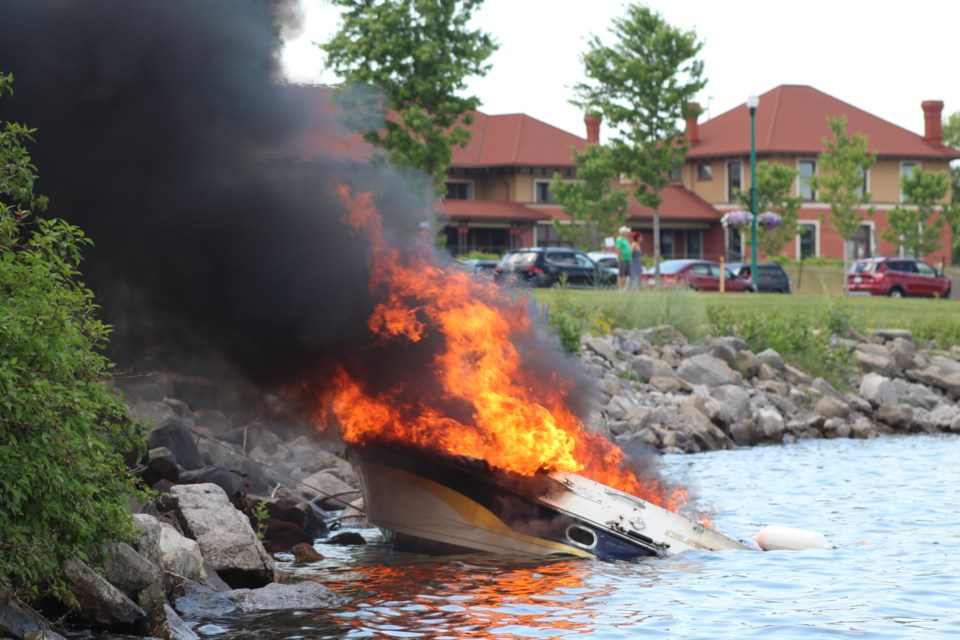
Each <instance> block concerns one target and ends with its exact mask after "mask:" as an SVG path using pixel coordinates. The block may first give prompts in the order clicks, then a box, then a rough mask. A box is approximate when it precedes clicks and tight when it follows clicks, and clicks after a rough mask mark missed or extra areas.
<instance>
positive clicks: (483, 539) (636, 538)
mask: <svg viewBox="0 0 960 640" xmlns="http://www.w3.org/2000/svg"><path fill="white" fill-rule="evenodd" d="M349 459H350V461H351V462H352V464H353V465H354V469H355V470H356V472H357V476H358V477H359V479H360V483H361V489H362V491H363V498H364V507H365V510H366V514H367V520H368V521H369V522H370V523H371V524H373V525H375V526H378V527H380V528H381V529H382V530H383V531H384V532H385V533H386V535H387V536H388V537H389V538H390V539H391V540H392V541H393V543H394V544H395V545H396V546H397V547H398V548H401V549H408V550H413V551H421V552H427V553H439V554H443V553H465V552H476V551H482V552H490V553H497V554H503V555H514V556H550V555H568V556H579V557H597V558H603V559H612V560H621V559H631V558H637V557H644V556H665V555H669V554H673V553H679V552H682V551H687V550H691V549H708V550H720V549H746V548H748V547H746V546H745V545H743V544H741V543H740V542H738V541H736V540H733V539H731V538H728V537H726V536H724V535H723V534H721V533H719V532H717V531H715V530H713V529H711V528H709V527H707V526H705V525H703V524H700V523H698V522H694V521H693V520H690V519H688V518H686V517H684V516H682V515H680V514H678V513H674V512H672V511H668V510H667V509H664V508H662V507H659V506H657V505H655V504H653V503H650V502H647V501H646V500H642V499H640V498H636V497H634V496H632V495H629V494H626V493H623V492H622V491H617V490H616V489H613V488H611V487H608V486H605V485H602V484H600V483H598V482H595V481H593V480H590V479H588V478H585V477H583V476H580V475H577V474H573V473H569V472H552V473H540V474H536V475H534V476H532V477H527V476H520V475H518V474H515V473H510V472H505V471H501V470H497V469H492V468H490V466H489V465H487V464H485V463H484V462H483V461H480V460H475V459H470V458H464V457H460V458H456V457H449V456H444V457H438V456H436V455H433V454H427V453H425V452H424V451H422V450H415V449H410V448H402V447H396V446H379V447H378V446H374V447H363V448H354V449H351V450H350V451H349Z"/></svg>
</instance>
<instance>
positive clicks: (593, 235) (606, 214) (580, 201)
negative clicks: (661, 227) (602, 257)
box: [550, 145, 628, 249]
mask: <svg viewBox="0 0 960 640" xmlns="http://www.w3.org/2000/svg"><path fill="white" fill-rule="evenodd" d="M573 155H574V161H575V162H576V163H577V180H576V181H573V182H568V181H565V180H564V179H563V176H561V175H560V174H559V173H557V174H554V177H553V183H552V184H551V185H550V190H551V192H552V193H553V195H554V197H555V198H556V199H557V201H558V202H560V203H562V204H563V210H564V211H565V212H566V213H567V215H569V216H570V222H561V221H560V220H558V219H556V218H554V220H553V226H554V228H556V230H557V233H559V234H560V235H561V236H562V237H563V238H565V239H566V240H568V241H570V242H572V243H573V244H575V245H577V246H580V247H583V248H592V249H597V248H599V247H600V243H601V238H604V237H609V236H614V235H616V231H617V229H618V228H619V227H621V226H622V225H623V224H624V223H625V222H626V219H627V214H626V211H627V204H628V203H627V194H626V193H625V192H624V191H622V190H620V189H617V188H615V186H614V182H613V179H612V178H611V176H613V175H616V167H615V166H614V164H613V157H612V155H611V153H610V149H608V148H607V147H603V146H600V145H590V146H589V147H587V149H586V151H584V152H583V153H581V152H579V151H576V150H575V151H574V154H573Z"/></svg>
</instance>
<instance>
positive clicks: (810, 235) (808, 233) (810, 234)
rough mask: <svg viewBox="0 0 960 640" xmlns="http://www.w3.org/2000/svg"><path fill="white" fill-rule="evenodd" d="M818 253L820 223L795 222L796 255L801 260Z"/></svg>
mask: <svg viewBox="0 0 960 640" xmlns="http://www.w3.org/2000/svg"><path fill="white" fill-rule="evenodd" d="M818 255H820V223H819V222H815V221H814V222H810V221H801V222H798V223H797V257H798V258H800V259H801V260H806V259H807V258H815V257H817V256H818Z"/></svg>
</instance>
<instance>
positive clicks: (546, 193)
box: [533, 180, 557, 204]
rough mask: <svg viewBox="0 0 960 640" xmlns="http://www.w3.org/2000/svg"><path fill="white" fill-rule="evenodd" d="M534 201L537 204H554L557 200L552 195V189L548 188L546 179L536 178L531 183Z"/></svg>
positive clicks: (548, 184)
mask: <svg viewBox="0 0 960 640" xmlns="http://www.w3.org/2000/svg"><path fill="white" fill-rule="evenodd" d="M533 188H534V202H536V203H537V204H556V203H557V200H556V198H554V197H553V191H552V190H551V189H550V183H549V182H547V181H546V180H538V181H537V182H534V183H533Z"/></svg>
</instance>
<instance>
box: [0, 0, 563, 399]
mask: <svg viewBox="0 0 960 640" xmlns="http://www.w3.org/2000/svg"><path fill="white" fill-rule="evenodd" d="M300 17H301V16H300V13H299V7H298V4H297V3H296V2H294V1H293V0H2V1H0V72H2V73H11V72H12V73H13V74H14V89H15V95H14V96H13V97H12V98H5V99H3V100H0V118H2V119H4V120H12V121H18V122H23V123H25V124H27V125H28V126H31V127H35V128H36V129H37V133H36V145H35V146H34V147H33V148H31V152H32V154H33V156H34V160H35V163H36V165H37V168H38V171H39V173H40V181H39V183H38V190H39V191H40V192H41V193H43V194H45V195H47V196H49V197H50V202H51V207H50V214H51V215H54V216H57V217H61V218H65V219H67V220H69V221H71V222H73V223H75V224H77V225H78V226H80V227H81V228H82V229H83V230H84V231H85V232H86V234H87V235H88V236H89V237H91V238H92V240H93V241H94V243H95V247H94V248H93V249H92V250H90V251H89V252H88V254H87V257H86V261H85V263H84V265H83V273H84V280H85V281H86V282H87V284H88V285H89V286H90V287H91V288H92V289H93V291H94V292H95V293H96V295H97V300H98V302H99V303H100V304H101V305H102V307H103V312H104V317H105V319H106V320H107V321H108V322H110V323H111V324H113V325H114V328H115V330H114V334H113V336H112V339H111V354H110V355H111V356H112V357H113V359H114V360H116V361H117V362H118V363H119V364H120V365H121V366H123V367H129V368H134V369H136V368H139V369H140V370H143V369H145V368H174V369H176V370H181V371H182V370H185V369H187V370H191V371H197V372H201V373H207V374H209V373H211V371H212V370H211V364H212V363H216V364H217V365H218V366H219V365H222V364H226V365H229V366H230V367H232V368H233V369H236V370H239V371H240V372H241V373H242V374H243V375H244V377H246V378H247V379H249V380H252V381H254V382H256V383H258V384H260V385H261V386H265V387H269V386H277V385H284V384H291V383H296V382H298V381H299V380H300V379H302V378H303V376H304V375H309V376H311V377H312V379H315V380H317V381H320V384H321V385H322V381H323V380H324V379H325V378H328V377H329V374H330V372H331V367H332V365H334V364H337V365H340V366H344V365H346V366H351V363H352V365H353V366H354V367H355V368H356V367H359V368H360V369H361V371H357V372H355V373H359V377H361V378H364V379H367V380H370V381H371V382H372V383H373V385H374V387H376V386H378V385H383V387H384V388H389V387H390V386H392V385H394V384H395V383H396V381H397V380H405V381H409V380H410V379H411V377H416V376H420V375H423V377H424V379H427V378H428V377H429V376H427V375H424V374H427V373H428V372H429V369H430V366H429V363H430V361H431V357H432V352H433V349H435V348H440V346H441V345H439V344H438V341H437V340H427V341H424V342H423V343H422V344H421V345H419V347H418V349H416V350H409V349H399V350H393V351H390V350H385V349H382V348H378V347H375V346H374V345H373V343H372V340H371V337H370V334H369V330H368V329H367V326H366V321H367V318H368V317H369V315H370V311H371V309H372V308H373V306H374V304H375V300H373V299H371V294H370V292H369V288H368V279H369V278H368V276H369V273H368V267H367V250H368V248H369V247H368V245H367V243H366V242H365V241H364V240H365V239H364V238H363V237H362V236H360V237H357V236H355V235H353V234H352V233H351V231H350V230H349V229H348V227H347V226H346V225H344V224H342V223H341V218H342V216H343V214H344V206H343V203H342V202H341V200H340V198H339V197H337V196H336V194H335V192H334V190H333V185H335V184H337V183H339V182H346V183H349V184H354V185H355V186H356V188H357V189H370V190H373V191H375V192H377V193H380V194H381V196H382V197H381V198H380V200H381V203H382V206H381V207H380V209H381V213H382V215H383V216H384V219H385V224H386V226H387V228H388V229H390V230H391V231H392V232H393V235H394V237H395V239H396V242H397V243H398V244H399V245H401V246H409V247H411V248H414V247H415V248H414V249H413V250H418V251H420V250H423V248H424V247H423V246H422V243H413V242H407V241H405V240H404V239H405V238H409V239H412V238H414V237H415V236H416V230H417V223H418V222H419V221H420V220H422V219H423V216H424V215H425V212H426V211H428V210H429V207H430V205H431V203H430V202H429V198H427V197H425V195H424V194H426V193H427V192H428V186H427V183H426V181H424V180H419V181H417V180H411V179H410V177H409V176H405V177H404V178H403V179H401V178H400V177H398V175H397V174H396V173H394V172H391V171H390V169H389V168H385V167H383V166H375V165H372V164H370V163H365V162H363V161H362V159H359V160H358V159H357V158H356V157H347V158H344V157H343V155H344V153H343V151H344V145H343V138H344V132H343V131H341V130H339V129H338V127H337V124H336V123H335V122H334V121H333V118H332V117H331V116H330V115H329V113H330V110H329V109H324V108H322V103H323V102H324V100H323V99H322V97H321V96H319V95H318V90H317V89H313V88H303V87H292V86H289V85H285V84H284V83H283V82H282V78H281V73H280V66H279V54H278V51H279V49H280V45H281V39H282V37H283V36H284V35H285V34H287V35H288V34H290V33H292V32H295V31H296V30H297V29H298V28H299V21H300ZM325 114H327V115H325ZM347 155H348V156H350V154H349V153H348V154H347ZM374 259H376V256H374ZM525 339H526V338H525ZM523 350H524V352H525V353H527V354H532V356H535V357H531V358H530V360H529V362H530V367H531V369H537V370H539V371H544V370H549V371H552V372H556V371H557V370H558V369H561V370H565V371H566V373H567V374H570V373H571V371H570V369H569V367H568V366H567V364H566V362H565V361H564V358H562V357H561V356H560V355H559V353H558V351H557V350H554V349H551V348H548V346H547V345H544V344H540V343H538V342H536V341H534V342H533V343H532V344H528V345H525V347H524V348H523Z"/></svg>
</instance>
